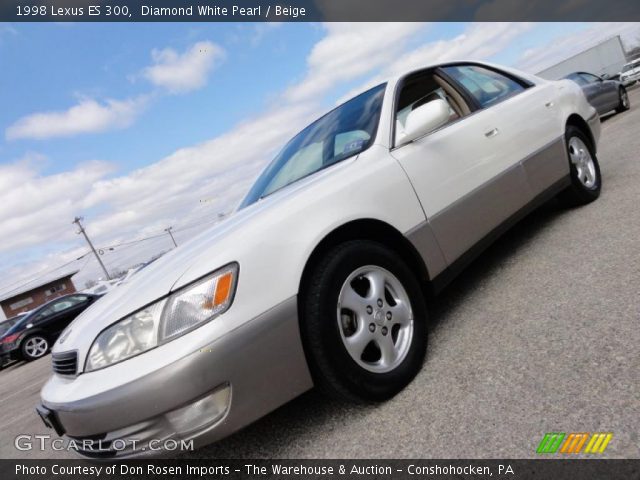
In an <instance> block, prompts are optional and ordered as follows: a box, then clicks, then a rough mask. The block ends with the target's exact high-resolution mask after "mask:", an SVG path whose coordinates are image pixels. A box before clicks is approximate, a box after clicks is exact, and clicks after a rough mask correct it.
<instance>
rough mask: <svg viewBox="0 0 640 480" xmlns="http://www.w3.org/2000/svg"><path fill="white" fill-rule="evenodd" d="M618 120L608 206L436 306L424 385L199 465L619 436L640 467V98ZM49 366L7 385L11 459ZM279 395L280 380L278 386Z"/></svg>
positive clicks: (514, 252)
mask: <svg viewBox="0 0 640 480" xmlns="http://www.w3.org/2000/svg"><path fill="white" fill-rule="evenodd" d="M630 99H631V104H632V109H631V110H630V111H628V112H625V113H623V114H620V115H613V116H609V117H607V118H606V119H605V120H604V121H603V125H602V127H603V128H602V139H601V144H600V151H599V158H600V162H601V168H602V174H603V191H602V196H601V198H600V199H599V200H598V201H597V202H595V203H593V204H591V205H589V206H586V207H583V208H579V209H573V210H564V209H561V208H559V207H558V206H557V205H556V204H555V203H553V202H551V203H549V204H548V205H546V206H545V207H543V208H542V209H540V210H539V211H537V212H535V213H534V214H532V215H531V216H529V217H527V218H526V219H525V220H524V221H523V222H521V224H519V225H518V226H517V227H516V228H515V229H514V230H512V231H511V232H509V233H507V234H506V235H505V236H504V237H503V238H501V239H500V240H499V241H498V242H497V243H496V244H494V245H493V246H492V247H491V248H490V249H489V250H488V251H487V252H486V253H485V254H484V255H483V256H482V257H481V258H480V259H479V260H477V261H476V262H475V263H474V264H473V265H472V266H471V267H470V268H469V269H468V270H466V271H465V273H463V275H462V276H461V277H460V278H459V279H458V280H456V281H455V282H454V283H453V284H452V285H451V286H450V288H448V289H447V290H446V291H445V292H444V294H443V295H442V296H441V297H440V298H439V299H437V301H436V302H435V303H434V304H432V305H431V307H432V320H433V323H434V325H433V329H432V333H431V337H430V348H429V351H428V354H427V361H426V363H425V366H424V368H423V370H422V372H421V373H420V374H419V375H418V376H417V378H416V379H415V380H414V381H413V383H412V384H411V385H410V386H409V387H408V388H407V389H406V390H405V391H403V392H402V393H401V394H399V395H398V396H397V397H396V398H394V399H393V400H391V401H389V402H386V403H384V404H381V405H376V406H351V405H345V404H341V403H336V402H333V401H327V400H326V399H324V398H323V397H321V396H320V395H319V394H318V393H316V392H313V391H312V392H309V393H307V394H304V395H303V396H301V397H299V398H298V399H296V400H294V401H292V402H290V403H289V404H287V405H285V406H283V407H281V408H280V409H278V410H277V411H275V412H273V413H272V414H270V415H268V416H267V417H265V418H263V419H262V420H260V421H258V422H257V423H255V424H253V425H251V426H249V427H248V428H246V429H245V430H243V431H241V432H239V433H237V434H235V435H234V436H232V437H230V438H228V439H226V440H224V441H222V442H219V443H218V444H215V445H212V446H209V447H206V448H203V449H201V450H198V451H195V452H192V453H189V454H188V455H187V456H189V457H193V458H317V457H321V458H403V457H412V458H468V457H479V458H505V457H507V458H525V457H534V456H535V449H536V447H537V445H538V443H539V442H540V440H541V439H542V437H543V436H544V434H545V433H546V432H612V433H613V440H612V441H611V443H610V444H609V447H608V448H607V450H606V452H605V453H604V454H603V456H604V457H609V458H623V457H624V458H628V457H635V458H638V457H640V448H639V444H640V438H639V433H640V415H638V412H640V354H639V350H638V346H639V345H640V243H639V239H640V88H636V89H635V90H633V91H631V92H630ZM49 363H50V357H49V356H47V357H45V358H43V359H41V360H39V361H36V362H33V363H29V364H24V363H21V364H16V365H13V366H11V367H9V368H7V369H5V370H4V371H2V372H0V384H1V392H2V393H1V395H0V399H1V408H0V437H1V439H2V441H1V442H0V457H1V458H38V457H41V458H45V457H57V458H62V457H72V455H71V454H70V453H66V452H52V451H47V452H40V451H31V452H22V451H18V450H16V449H15V448H14V438H15V437H16V436H17V435H19V434H42V433H51V431H49V430H47V429H46V428H45V427H44V426H43V425H42V423H41V421H40V419H39V418H38V417H37V416H36V414H35V413H34V406H35V405H36V403H37V401H38V397H39V395H38V394H39V390H40V388H41V386H42V384H43V383H44V382H45V381H46V378H47V377H48V375H49V374H50V366H49ZM274 381H277V379H274Z"/></svg>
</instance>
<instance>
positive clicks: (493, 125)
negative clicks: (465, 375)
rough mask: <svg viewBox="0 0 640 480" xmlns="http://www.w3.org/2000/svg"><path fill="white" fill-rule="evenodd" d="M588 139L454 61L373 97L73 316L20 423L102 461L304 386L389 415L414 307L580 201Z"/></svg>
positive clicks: (257, 410) (356, 101)
mask: <svg viewBox="0 0 640 480" xmlns="http://www.w3.org/2000/svg"><path fill="white" fill-rule="evenodd" d="M599 136H600V119H599V117H598V115H597V113H596V111H595V110H594V108H593V107H592V106H590V105H589V103H588V102H587V100H586V99H585V96H584V94H583V93H582V91H581V89H580V87H579V86H578V85H576V84H575V83H574V82H572V81H570V80H560V81H547V80H543V79H540V78H538V77H536V76H532V75H529V74H527V73H522V72H518V71H516V70H512V69H508V68H501V67H497V66H494V65H490V64H485V63H477V62H456V63H447V64H441V65H436V66H430V67H425V68H422V69H420V70H416V71H411V72H408V73H406V74H404V75H401V76H399V77H397V78H394V79H391V80H389V81H387V82H385V83H382V84H380V85H377V86H374V87H373V88H371V89H369V90H367V91H366V92H364V93H362V94H360V95H358V96H356V97H355V98H352V99H351V100H349V101H347V102H345V103H343V104H341V105H340V106H338V107H336V108H335V109H333V110H332V111H330V112H329V113H327V114H326V115H324V116H323V117H321V118H320V119H318V120H316V121H315V122H313V123H312V124H311V125H309V126H307V127H306V128H304V129H303V130H302V131H301V132H300V133H298V134H297V135H296V136H295V137H294V138H293V139H291V141H289V143H287V144H286V145H285V146H284V148H283V149H282V150H281V152H280V153H279V154H278V155H277V157H276V158H275V159H274V160H273V161H272V162H271V163H270V164H269V165H268V166H267V167H266V169H265V170H264V171H263V172H262V173H261V175H260V176H259V177H258V179H257V180H256V182H255V184H254V185H253V187H252V188H251V189H250V191H249V192H248V193H247V195H246V196H245V198H244V199H243V201H242V202H241V203H240V205H239V206H238V208H237V210H236V211H235V212H234V214H233V215H231V216H229V218H227V219H226V220H224V221H222V222H220V223H218V224H216V225H214V226H213V227H211V228H210V229H209V230H208V231H206V232H203V233H201V234H199V235H198V236H197V237H196V238H193V239H192V240H191V241H190V242H189V243H186V244H184V245H182V246H180V247H179V248H176V249H175V250H173V251H171V252H170V253H168V254H166V255H165V256H164V257H162V258H161V259H159V260H157V261H156V262H155V263H153V264H152V265H150V266H149V267H148V268H146V269H145V270H143V271H141V272H140V273H139V274H138V275H137V276H135V277H133V278H132V279H131V281H130V282H129V283H128V284H126V285H122V286H120V287H118V288H117V289H114V290H113V291H112V292H111V293H109V294H108V295H106V296H105V297H104V298H102V299H101V300H100V301H98V302H96V304H95V305H93V306H91V307H90V308H89V309H88V310H86V311H85V312H84V313H83V314H82V315H81V316H80V317H78V318H77V319H76V320H75V321H74V322H73V323H72V324H71V325H70V326H69V327H68V328H67V330H66V331H65V332H64V333H63V334H62V335H61V337H60V338H59V339H58V341H57V343H56V344H55V345H54V347H53V356H52V360H53V370H54V375H53V376H52V377H51V378H50V379H49V380H48V382H47V383H46V384H45V386H44V387H43V389H42V392H41V397H42V402H41V405H39V406H38V407H37V411H38V413H39V414H40V416H41V417H42V418H43V419H44V420H45V423H46V424H47V425H48V426H50V427H52V428H55V429H56V431H57V433H58V434H60V435H66V436H68V437H69V438H71V439H74V440H76V441H77V440H83V441H82V442H80V443H78V445H79V452H80V454H82V455H85V456H96V455H111V456H113V457H114V458H120V457H129V456H136V455H146V454H147V453H148V452H149V449H146V450H143V448H144V445H145V442H146V441H149V440H150V439H166V438H170V439H177V440H185V441H186V440H193V445H194V446H195V447H198V446H201V445H204V444H207V443H210V442H212V441H216V440H219V439H221V438H223V437H225V436H227V435H229V434H231V433H232V432H234V431H236V430H238V429H240V428H242V427H244V426H245V425H247V424H249V423H251V422H253V421H254V420H256V419H258V418H259V417H261V416H263V415H265V414H267V413H268V412H270V411H272V410H274V409H275V408H277V407H278V406H280V405H282V404H284V403H285V402H287V401H289V400H291V399H292V398H294V397H296V396H297V395H299V394H301V393H302V392H304V391H306V390H308V389H310V388H311V387H313V386H314V385H315V386H317V387H319V388H320V389H321V390H323V391H324V392H327V393H329V394H331V395H334V396H338V397H341V398H346V399H349V400H355V401H364V402H371V401H383V400H385V399H389V398H390V397H392V396H393V395H395V394H396V393H398V392H399V391H400V390H401V389H402V388H403V387H404V386H406V385H407V384H408V383H409V382H410V381H411V380H412V378H413V377H414V376H415V375H416V373H417V372H418V371H419V370H420V368H421V367H422V364H423V361H424V358H425V352H426V348H427V305H426V303H427V301H428V300H427V299H428V298H431V297H430V293H431V292H435V293H437V292H438V291H440V290H441V289H442V288H443V287H444V286H445V285H446V284H447V283H448V282H449V281H450V280H451V279H452V278H453V277H454V276H455V274H456V273H458V272H459V271H460V270H461V267H463V266H464V265H465V264H467V263H468V262H469V261H470V260H471V259H473V258H474V256H475V255H476V254H478V253H479V252H480V251H481V250H482V249H483V248H484V247H486V246H487V245H488V243H489V242H490V241H492V240H493V239H495V238H496V237H497V236H498V235H499V234H500V233H501V232H503V231H504V230H505V229H506V228H507V227H509V226H510V225H513V224H514V223H515V222H516V221H517V220H519V219H520V218H522V217H523V216H524V215H525V214H526V213H527V212H529V211H531V209H533V208H534V207H536V206H537V205H540V204H541V203H542V202H544V201H545V200H547V199H550V198H551V197H553V196H559V197H560V198H561V200H563V201H564V202H566V203H568V204H571V205H574V206H575V205H580V204H586V203H588V202H591V201H592V200H594V199H596V198H597V197H598V195H599V193H600V188H601V177H600V169H599V166H598V160H597V158H596V144H597V142H598V139H599ZM130 440H135V442H130ZM97 444H99V446H98V447H95V448H94V446H95V445H97ZM117 445H120V446H121V447H120V448H118V447H117ZM125 445H126V448H125V447H124V446H125Z"/></svg>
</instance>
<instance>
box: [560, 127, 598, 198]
mask: <svg viewBox="0 0 640 480" xmlns="http://www.w3.org/2000/svg"><path fill="white" fill-rule="evenodd" d="M565 141H566V146H567V154H568V157H569V175H570V177H571V185H569V186H568V187H567V188H566V190H564V191H563V192H561V193H560V195H559V198H560V200H561V201H562V202H563V203H565V204H566V205H569V206H577V205H585V204H587V203H590V202H593V201H594V200H595V199H596V198H598V197H599V196H600V190H601V188H602V178H601V176H600V164H599V163H598V157H597V156H596V152H595V149H594V147H593V145H592V144H591V141H590V140H589V138H587V136H586V135H585V134H584V132H583V131H582V130H580V129H579V128H577V127H574V126H572V125H570V126H569V127H567V131H566V133H565Z"/></svg>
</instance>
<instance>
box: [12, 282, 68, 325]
mask: <svg viewBox="0 0 640 480" xmlns="http://www.w3.org/2000/svg"><path fill="white" fill-rule="evenodd" d="M76 273H78V271H75V272H71V273H66V274H64V275H62V276H58V277H54V278H51V277H49V278H48V279H46V281H45V282H43V281H42V279H39V280H34V281H33V282H30V283H27V284H25V285H23V286H22V287H20V288H18V289H14V290H11V291H7V292H5V293H3V294H0V320H4V319H5V318H11V317H15V316H16V315H18V314H19V313H22V312H27V311H29V310H33V309H34V308H36V307H39V306H40V305H43V304H45V303H47V302H48V301H50V300H53V299H54V298H57V297H59V296H61V295H66V294H68V293H75V291H76V287H75V285H74V284H73V281H72V280H71V277H73V276H74V275H75V274H76Z"/></svg>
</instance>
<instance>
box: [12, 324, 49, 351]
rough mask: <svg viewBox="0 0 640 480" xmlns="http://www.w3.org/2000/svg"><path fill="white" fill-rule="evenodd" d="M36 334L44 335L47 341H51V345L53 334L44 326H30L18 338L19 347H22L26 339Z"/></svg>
mask: <svg viewBox="0 0 640 480" xmlns="http://www.w3.org/2000/svg"><path fill="white" fill-rule="evenodd" d="M34 335H38V336H40V337H44V338H45V339H46V340H47V342H49V346H52V345H51V335H49V334H48V333H47V332H46V331H45V330H44V329H42V328H30V329H28V330H25V331H24V332H23V333H22V335H20V338H19V339H18V348H20V349H21V348H22V344H23V343H24V341H25V340H26V339H27V338H29V337H33V336H34Z"/></svg>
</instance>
